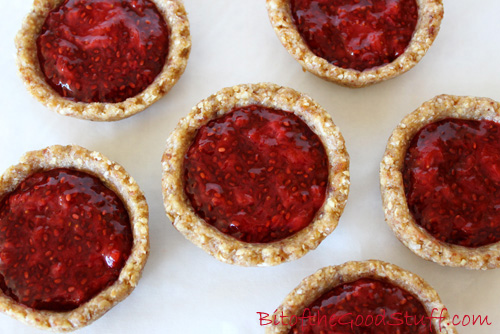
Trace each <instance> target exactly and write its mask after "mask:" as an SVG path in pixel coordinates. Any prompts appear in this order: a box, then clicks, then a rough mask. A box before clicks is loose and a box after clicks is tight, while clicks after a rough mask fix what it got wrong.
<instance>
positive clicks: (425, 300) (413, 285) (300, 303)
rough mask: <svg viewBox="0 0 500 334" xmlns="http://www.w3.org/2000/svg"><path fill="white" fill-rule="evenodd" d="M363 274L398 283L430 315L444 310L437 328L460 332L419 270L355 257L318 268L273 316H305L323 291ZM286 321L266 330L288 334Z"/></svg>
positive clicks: (450, 333)
mask: <svg viewBox="0 0 500 334" xmlns="http://www.w3.org/2000/svg"><path fill="white" fill-rule="evenodd" d="M360 278H375V279H381V280H384V281H387V282H390V283H392V284H394V285H397V286H399V287H400V288H402V289H404V290H406V291H408V292H409V293H411V294H412V295H413V296H415V297H416V298H417V299H418V300H419V301H420V302H421V303H422V305H423V306H424V307H425V310H426V311H427V314H428V315H429V316H440V315H441V310H442V311H443V312H442V315H443V317H444V319H442V321H441V323H439V321H438V320H437V319H432V325H433V327H434V329H435V330H436V331H437V333H440V334H457V330H456V329H455V327H454V326H453V325H451V320H450V316H449V314H448V310H447V309H446V308H445V307H444V306H443V304H442V303H441V300H440V298H439V295H438V294H437V292H436V291H435V290H434V289H433V288H432V287H431V286H430V285H429V284H428V283H427V282H425V281H424V280H423V279H422V278H420V277H419V276H418V275H416V274H413V273H411V272H409V271H406V270H404V269H401V268H400V267H398V266H396V265H393V264H390V263H386V262H382V261H379V260H368V261H359V262H358V261H352V262H346V263H344V264H342V265H338V266H331V267H325V268H322V269H320V270H318V271H317V272H316V273H314V274H313V275H311V276H308V277H306V278H305V279H304V280H302V282H301V283H300V284H299V285H298V286H297V287H296V288H295V289H294V290H293V291H292V292H291V293H290V294H288V296H286V298H285V300H284V301H283V303H282V304H281V305H280V306H279V307H278V309H277V310H276V311H275V312H274V315H273V316H276V319H278V320H279V319H280V316H281V314H282V312H283V314H284V315H285V316H288V320H286V318H285V321H290V319H291V316H292V315H295V316H297V317H298V316H302V312H303V310H304V309H305V308H306V307H307V306H309V305H310V304H311V303H313V302H314V301H315V300H316V299H318V298H319V297H321V296H322V295H323V294H325V293H327V292H328V291H330V290H331V289H333V288H334V287H336V286H338V285H341V284H344V283H349V282H353V281H356V280H358V279H360ZM433 310H434V313H433ZM286 324H287V325H283V324H280V325H277V326H275V325H272V326H268V327H266V331H265V332H266V334H288V333H289V331H290V325H289V322H286Z"/></svg>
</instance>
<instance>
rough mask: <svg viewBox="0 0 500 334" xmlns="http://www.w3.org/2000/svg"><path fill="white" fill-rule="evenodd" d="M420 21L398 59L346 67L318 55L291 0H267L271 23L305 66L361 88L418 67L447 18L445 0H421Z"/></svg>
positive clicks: (287, 47) (344, 84)
mask: <svg viewBox="0 0 500 334" xmlns="http://www.w3.org/2000/svg"><path fill="white" fill-rule="evenodd" d="M416 2H417V5H418V7H419V8H418V21H417V26H416V28H415V31H414V33H413V37H412V38H411V40H410V43H409V44H408V46H407V47H406V50H405V51H404V53H403V54H402V55H400V56H399V57H398V58H396V59H395V60H394V61H392V62H390V63H388V64H385V65H382V66H379V67H373V68H371V69H366V70H364V71H358V70H354V69H345V68H342V67H338V66H335V65H332V64H331V63H329V62H328V61H327V60H326V59H324V58H322V57H319V56H317V55H315V54H314V53H313V52H312V51H311V50H310V48H309V47H308V45H307V44H306V42H305V41H304V39H303V38H302V36H301V35H300V33H299V32H298V30H297V27H296V26H295V24H294V20H293V17H292V12H291V9H290V0H266V4H267V11H268V13H269V18H270V20H271V24H272V26H273V28H274V30H275V32H276V34H277V35H278V37H279V39H280V40H281V43H282V44H283V46H284V47H285V48H286V49H287V51H288V52H289V53H290V54H291V55H292V56H293V57H294V58H295V59H296V60H297V61H298V62H299V63H300V65H302V67H303V69H304V70H306V71H309V72H311V73H313V74H314V75H316V76H318V77H320V78H322V79H325V80H328V81H331V82H334V83H336V84H339V85H342V86H346V87H351V88H359V87H364V86H368V85H372V84H374V83H378V82H381V81H384V80H388V79H391V78H394V77H396V76H398V75H400V74H403V73H405V72H406V71H408V70H410V69H411V68H412V67H413V66H415V65H416V64H417V63H418V62H419V61H420V59H421V58H422V57H423V56H424V55H425V53H426V52H427V50H428V49H429V47H430V46H431V45H432V43H433V41H434V39H435V38H436V36H437V34H438V32H439V27H440V24H441V20H442V18H443V5H442V1H441V0H417V1H416Z"/></svg>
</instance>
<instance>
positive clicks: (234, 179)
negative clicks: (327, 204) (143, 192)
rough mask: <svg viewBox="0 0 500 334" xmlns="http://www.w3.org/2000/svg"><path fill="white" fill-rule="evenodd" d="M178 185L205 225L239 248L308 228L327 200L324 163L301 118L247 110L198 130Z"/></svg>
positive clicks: (316, 140) (258, 108) (320, 148)
mask: <svg viewBox="0 0 500 334" xmlns="http://www.w3.org/2000/svg"><path fill="white" fill-rule="evenodd" d="M184 181H185V182H184V190H185V193H186V194H187V196H188V198H189V200H190V202H191V205H192V206H193V208H194V210H195V212H196V213H197V214H198V216H199V217H201V218H203V219H205V221H206V222H207V223H209V224H211V225H213V226H215V227H216V228H217V229H219V230H220V231H221V232H223V233H225V234H228V235H230V236H232V237H234V238H236V239H238V240H241V241H244V242H251V243H268V242H273V241H277V240H280V239H284V238H286V237H288V236H290V235H292V234H294V233H296V232H298V231H300V230H301V229H303V228H305V227H306V226H308V225H309V224H310V223H311V221H312V220H313V218H314V216H315V214H316V212H317V211H318V209H319V208H320V207H321V206H322V205H323V202H324V200H325V193H326V186H327V182H328V158H327V156H326V152H325V149H324V147H323V144H322V142H321V140H320V139H319V138H318V136H317V135H316V134H315V133H314V132H312V131H311V129H310V128H309V127H308V126H307V125H306V124H305V123H304V122H303V121H302V120H301V119H300V118H299V117H297V116H296V115H294V114H293V113H290V112H287V111H282V110H274V109H270V108H266V107H262V106H256V105H253V106H249V107H243V108H237V109H234V110H232V111H231V112H230V113H228V114H226V115H224V116H223V117H221V118H219V119H216V120H212V121H210V122H209V123H208V124H207V125H205V126H203V127H201V128H200V129H199V130H198V133H197V135H196V137H195V139H194V142H193V144H192V145H191V147H190V148H189V150H188V152H187V154H186V157H185V160H184Z"/></svg>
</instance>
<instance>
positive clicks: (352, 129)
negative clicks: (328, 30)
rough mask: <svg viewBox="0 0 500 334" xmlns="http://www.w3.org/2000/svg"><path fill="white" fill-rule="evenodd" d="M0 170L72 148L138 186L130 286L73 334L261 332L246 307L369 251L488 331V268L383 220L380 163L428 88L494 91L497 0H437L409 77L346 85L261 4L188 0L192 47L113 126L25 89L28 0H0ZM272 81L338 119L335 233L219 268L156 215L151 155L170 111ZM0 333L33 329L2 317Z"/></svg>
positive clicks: (257, 308)
mask: <svg viewBox="0 0 500 334" xmlns="http://www.w3.org/2000/svg"><path fill="white" fill-rule="evenodd" d="M0 3H1V10H0V71H1V74H0V101H1V102H0V103H1V107H0V173H3V171H4V170H5V169H6V168H7V167H8V166H10V165H13V164H15V163H17V161H18V159H19V157H20V156H21V155H22V154H23V153H24V152H26V151H28V150H35V149H40V148H43V147H45V146H48V145H53V144H70V143H73V144H79V145H82V146H84V147H87V148H88V149H91V150H96V151H100V152H102V153H103V154H104V155H106V156H108V157H109V158H111V159H112V160H115V161H117V162H119V163H120V164H122V165H123V166H124V167H125V168H126V169H127V170H128V172H129V173H130V174H131V175H132V176H133V177H134V178H135V179H136V181H137V182H138V183H139V185H140V186H141V188H142V189H143V191H144V192H145V194H146V197H147V200H148V203H149V207H150V220H149V225H150V234H151V255H150V258H149V261H148V263H147V265H146V267H145V270H144V273H143V277H142V279H141V281H140V282H139V285H138V287H137V288H136V289H135V291H134V292H133V293H132V295H131V296H130V297H128V298H127V299H126V300H125V301H123V302H121V303H120V304H118V305H117V306H115V307H114V308H113V309H112V310H111V311H110V312H108V313H107V314H106V315H105V316H104V317H102V318H101V319H99V320H98V321H96V322H95V323H93V324H92V325H90V326H89V327H86V328H85V329H83V330H81V331H80V332H81V333H140V332H145V331H146V330H147V332H148V333H214V334H221V333H263V331H264V330H263V328H262V327H260V326H259V322H258V316H257V313H256V312H267V313H272V312H273V311H274V310H275V309H276V307H277V306H278V305H279V304H280V303H281V302H282V300H283V299H284V297H285V296H286V295H287V294H288V293H289V292H290V291H291V290H292V289H293V288H294V287H295V286H296V285H297V284H298V283H299V282H300V281H301V280H302V279H303V278H304V277H306V276H308V275H310V274H312V273H314V272H315V271H316V270H318V269H319V268H321V267H324V266H328V265H335V264H341V263H343V262H345V261H349V260H365V259H371V258H375V259H381V260H385V261H389V262H392V263H395V264H397V265H399V266H402V267H403V268H405V269H408V270H410V271H413V272H415V273H417V274H418V275H420V276H422V277H423V278H424V279H426V280H427V281H428V282H429V283H430V284H431V285H432V286H433V287H434V288H435V289H436V290H437V291H438V293H439V294H440V296H441V298H442V300H443V302H444V304H445V305H446V306H447V307H448V309H449V311H450V313H451V314H452V315H454V314H457V315H460V316H463V315H473V314H474V315H479V314H481V315H483V316H484V315H487V316H488V319H489V321H490V322H493V325H492V326H475V327H472V326H468V327H466V328H463V327H462V328H461V327H458V330H459V332H460V333H471V334H493V333H499V332H500V282H499V279H500V271H499V270H490V271H469V270H465V269H453V268H445V267H441V266H439V265H437V264H434V263H431V262H426V261H424V260H422V259H420V258H419V257H418V256H416V255H414V254H413V253H411V252H410V251H409V250H408V249H406V248H405V247H404V246H403V245H402V244H401V243H400V242H399V241H398V240H397V239H396V237H395V236H394V235H393V233H392V231H391V230H390V229H389V228H388V226H387V224H386V223H385V222H384V216H383V211H382V204H381V199H380V193H379V178H378V168H379V163H380V160H381V158H382V155H383V152H384V150H385V145H386V141H387V139H388V137H389V136H390V134H391V132H392V130H393V128H394V127H395V126H396V125H397V124H398V123H399V122H400V120H401V119H402V118H403V117H404V116H405V115H406V114H408V113H409V112H411V111H413V110H414V109H415V108H417V107H418V106H420V104H421V103H422V102H424V101H426V100H428V99H430V98H432V97H434V96H435V95H438V94H442V93H447V94H457V95H471V96H486V97H490V98H493V99H495V100H497V101H498V100H500V89H499V84H500V60H499V53H500V19H499V16H498V13H500V2H499V1H498V0H481V1H470V0H469V1H468V0H445V3H444V5H445V18H444V20H443V22H442V25H441V31H440V33H439V35H438V37H437V39H436V41H435V43H434V45H433V46H432V47H431V49H430V50H429V52H428V53H427V55H426V56H425V57H424V58H423V59H422V60H421V62H420V63H419V64H418V65H417V66H416V67H415V68H414V69H412V70H411V71H410V72H408V73H406V74H404V75H403V76H401V77H398V78H395V79H393V80H390V81H387V82H385V83H381V84H378V85H375V86H371V87H368V88H361V89H356V90H352V89H348V88H343V87H340V86H337V85H335V84H332V83H329V82H326V81H323V80H321V79H319V78H317V77H315V76H314V75H312V74H309V73H306V72H303V71H302V70H301V67H300V66H299V65H298V63H296V62H295V60H294V59H293V58H292V57H291V56H290V55H289V54H288V53H287V52H286V50H285V49H284V48H283V47H282V46H281V44H280V42H279V40H278V38H277V37H276V35H275V33H274V31H273V29H272V27H271V24H270V23H269V19H268V17H267V12H266V9H265V2H264V0H259V1H257V0H210V1H207V0H186V1H185V6H186V9H187V11H188V15H189V20H190V23H191V35H192V43H193V47H192V52H191V56H190V59H189V63H188V66H187V69H186V72H185V73H184V75H183V76H182V78H181V79H180V81H179V82H178V83H177V85H176V86H175V87H174V88H173V89H172V90H171V91H170V92H169V94H168V95H167V96H166V97H164V98H163V99H162V100H160V101H159V102H157V103H156V104H155V105H153V106H152V107H150V108H148V109H147V110H145V111H144V112H142V113H140V114H138V115H136V116H133V117H131V118H129V119H126V120H123V121H118V122H114V123H93V122H89V121H82V120H77V119H73V118H70V117H64V116H60V115H58V114H56V113H54V112H52V111H49V110H48V109H46V108H45V107H43V106H42V105H41V104H40V103H38V102H37V101H35V100H34V99H33V98H32V97H31V96H30V95H29V94H28V92H27V91H26V89H25V88H24V86H23V83H22V82H21V80H20V79H19V77H18V76H17V73H16V66H15V48H14V36H15V34H16V32H17V30H18V29H19V28H20V27H21V22H22V20H23V18H24V16H25V15H26V14H27V13H28V11H29V9H30V7H31V1H30V0H15V1H14V0H11V1H8V0H1V1H0ZM261 81H268V82H274V83H277V84H281V85H285V86H289V87H292V88H294V89H296V90H299V91H302V92H305V93H307V94H309V95H310V96H311V97H312V98H313V99H315V100H316V101H317V102H319V103H320V104H321V105H322V106H323V107H324V108H325V109H326V110H327V111H328V112H329V113H330V114H331V115H332V117H333V120H334V122H335V123H336V124H337V125H338V126H339V127H340V129H341V131H342V133H343V135H344V137H345V140H346V144H347V149H348V152H349V154H350V157H351V167H350V170H351V192H350V195H349V200H348V202H347V207H346V209H345V212H344V214H343V216H342V218H341V219H340V223H339V226H338V228H337V229H336V230H335V231H334V232H333V233H332V234H331V235H330V236H329V237H328V238H327V239H326V240H325V241H323V243H322V244H321V245H320V246H319V247H318V249H316V250H315V251H311V252H310V253H309V254H307V255H306V256H304V257H303V258H302V259H300V260H297V261H293V262H290V263H285V264H282V265H279V266H276V267H270V268H241V267H237V266H231V265H227V264H224V263H221V262H219V261H217V260H215V259H214V258H212V257H211V256H209V255H207V254H206V253H205V252H203V251H202V250H200V249H198V248H197V247H195V246H194V245H193V244H191V243H190V242H189V241H187V240H185V239H184V237H183V236H182V235H181V234H180V233H178V232H177V231H176V230H175V229H174V228H173V227H172V225H171V223H170V222H169V220H168V219H167V217H166V215H165V213H164V209H163V203H162V194H161V182H160V180H161V164H160V160H161V155H162V152H163V149H164V143H165V140H166V138H167V136H168V135H169V133H170V132H171V131H172V130H173V128H174V126H175V125H176V123H177V122H178V120H179V119H180V118H181V117H183V116H185V115H186V114H187V113H188V112H189V111H190V109H191V107H192V106H194V105H195V104H196V103H197V102H198V101H200V100H201V99H203V98H205V97H207V96H209V95H210V94H212V93H214V92H216V91H218V90H219V89H221V88H223V87H226V86H232V85H236V84H241V83H255V82H261ZM0 332H1V333H36V332H39V331H37V330H35V329H32V328H30V327H27V326H25V325H23V324H22V323H20V322H17V321H16V320H13V319H11V318H10V317H8V316H6V315H3V314H0Z"/></svg>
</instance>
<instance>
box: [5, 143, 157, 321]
mask: <svg viewBox="0 0 500 334" xmlns="http://www.w3.org/2000/svg"><path fill="white" fill-rule="evenodd" d="M148 252H149V241H148V208H147V204H146V200H145V198H144V196H143V194H142V192H141V191H140V189H139V187H138V186H137V184H136V183H135V181H134V180H133V179H132V178H131V177H130V176H129V175H128V174H127V173H126V172H125V170H124V169H123V168H122V167H121V166H119V165H117V164H116V163H113V162H111V161H109V160H108V159H107V158H105V157H104V156H102V155H101V154H100V153H97V152H90V151H88V150H86V149H84V148H82V147H79V146H50V147H48V148H46V149H43V150H40V151H32V152H28V153H27V154H25V155H24V157H23V158H22V159H21V162H20V163H19V164H18V165H15V166H12V167H10V168H9V169H8V170H7V171H6V172H5V174H4V175H3V176H2V178H1V179H0V310H2V311H3V312H5V313H6V314H9V315H11V316H13V317H14V318H16V319H18V320H20V321H23V322H25V323H27V324H29V325H32V326H36V327H38V328H41V329H51V330H58V331H70V330H75V329H77V328H80V327H83V326H85V325H87V324H89V323H91V322H92V321H94V320H96V319H97V318H99V317H100V316H102V315H103V314H104V313H105V312H107V311H108V310H109V309H110V308H111V307H113V306H114V305H115V304H116V303H118V302H119V301H121V300H122V299H124V298H125V297H126V296H128V295H129V294H130V293H131V292H132V290H133V289H134V288H135V286H136V284H137V282H138V280H139V278H140V276H141V272H142V269H143V267H144V264H145V262H146V259H147V256H148Z"/></svg>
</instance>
